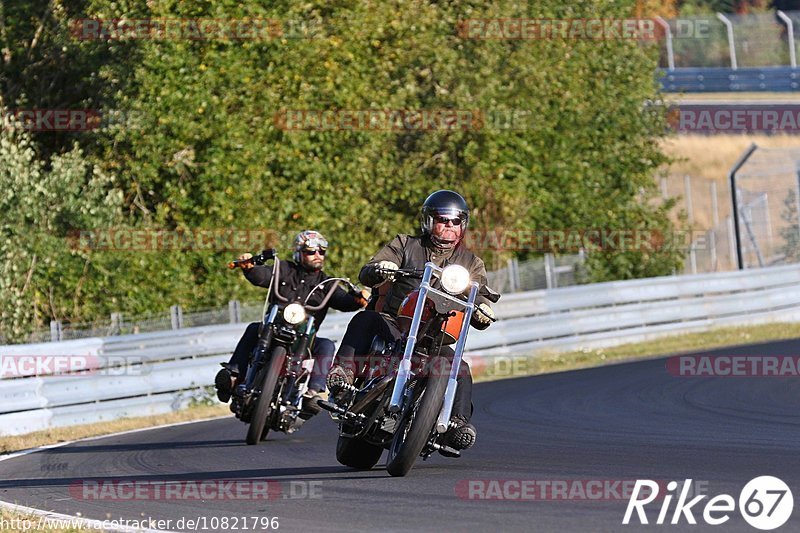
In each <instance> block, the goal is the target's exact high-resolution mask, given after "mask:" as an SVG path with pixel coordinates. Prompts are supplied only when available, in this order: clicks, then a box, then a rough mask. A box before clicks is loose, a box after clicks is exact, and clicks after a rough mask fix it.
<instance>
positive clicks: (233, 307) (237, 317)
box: [228, 300, 242, 324]
mask: <svg viewBox="0 0 800 533" xmlns="http://www.w3.org/2000/svg"><path fill="white" fill-rule="evenodd" d="M228 315H229V316H230V319H231V324H238V323H239V322H241V321H242V312H241V305H240V304H239V300H231V301H229V302H228Z"/></svg>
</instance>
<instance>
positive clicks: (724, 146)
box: [662, 135, 800, 186]
mask: <svg viewBox="0 0 800 533" xmlns="http://www.w3.org/2000/svg"><path fill="white" fill-rule="evenodd" d="M752 143H756V144H757V145H758V146H761V147H764V148H800V136H797V135H678V136H674V137H670V138H668V139H666V140H664V141H663V143H662V147H663V150H664V153H665V154H667V155H668V156H670V157H671V158H674V159H676V161H675V162H674V163H673V164H672V165H670V166H669V167H668V168H667V169H666V172H667V173H668V174H669V175H671V176H677V177H679V178H680V179H683V176H684V175H685V174H689V175H690V176H692V177H694V178H704V179H707V180H716V181H717V182H718V184H719V185H721V186H727V179H728V172H729V171H730V169H731V167H732V166H733V164H734V163H735V162H736V160H737V159H739V156H741V155H742V153H743V152H744V151H745V149H746V148H747V147H748V146H750V144H752Z"/></svg>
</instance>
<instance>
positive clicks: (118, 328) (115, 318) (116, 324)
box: [111, 313, 122, 335]
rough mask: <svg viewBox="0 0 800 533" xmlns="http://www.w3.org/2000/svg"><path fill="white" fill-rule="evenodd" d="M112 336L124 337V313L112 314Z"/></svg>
mask: <svg viewBox="0 0 800 533" xmlns="http://www.w3.org/2000/svg"><path fill="white" fill-rule="evenodd" d="M111 334H112V335H122V313H111Z"/></svg>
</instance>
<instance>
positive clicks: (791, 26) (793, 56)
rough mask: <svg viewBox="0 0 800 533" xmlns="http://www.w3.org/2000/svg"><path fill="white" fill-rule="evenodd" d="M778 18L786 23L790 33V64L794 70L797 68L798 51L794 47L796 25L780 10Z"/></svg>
mask: <svg viewBox="0 0 800 533" xmlns="http://www.w3.org/2000/svg"><path fill="white" fill-rule="evenodd" d="M778 16H779V17H780V19H781V20H782V21H783V22H785V23H786V30H787V32H788V38H789V62H790V63H791V65H792V68H795V67H797V51H796V50H795V47H794V24H793V23H792V19H790V18H789V17H788V16H786V13H784V12H783V11H781V10H780V9H779V10H778Z"/></svg>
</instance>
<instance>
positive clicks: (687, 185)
mask: <svg viewBox="0 0 800 533" xmlns="http://www.w3.org/2000/svg"><path fill="white" fill-rule="evenodd" d="M683 191H684V195H685V196H686V214H687V215H688V216H689V223H692V222H694V207H693V206H692V177H691V176H690V175H689V174H686V175H684V176H683Z"/></svg>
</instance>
